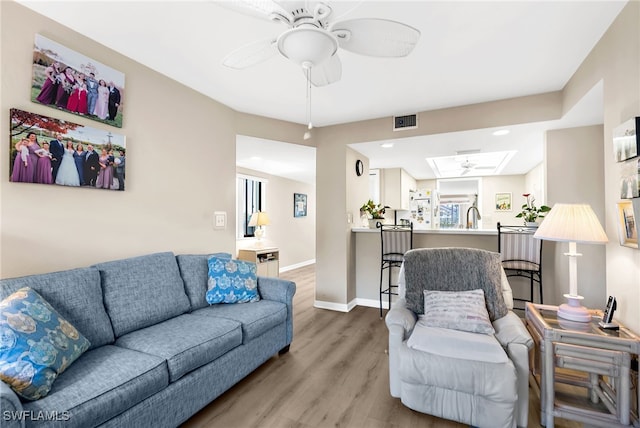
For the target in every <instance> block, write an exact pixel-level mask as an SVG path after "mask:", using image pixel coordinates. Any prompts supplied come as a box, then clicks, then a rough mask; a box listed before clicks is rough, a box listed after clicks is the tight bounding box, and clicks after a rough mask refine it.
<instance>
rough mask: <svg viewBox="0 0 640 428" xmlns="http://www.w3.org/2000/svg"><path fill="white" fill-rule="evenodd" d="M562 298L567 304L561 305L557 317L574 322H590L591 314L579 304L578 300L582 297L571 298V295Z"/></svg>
mask: <svg viewBox="0 0 640 428" xmlns="http://www.w3.org/2000/svg"><path fill="white" fill-rule="evenodd" d="M564 297H565V298H566V299H567V303H563V304H562V305H560V307H559V308H558V317H560V318H564V319H566V320H569V321H576V322H590V321H591V314H590V313H589V311H588V310H587V308H585V307H584V306H582V305H581V304H580V300H582V299H584V297H582V296H572V295H571V294H565V295H564Z"/></svg>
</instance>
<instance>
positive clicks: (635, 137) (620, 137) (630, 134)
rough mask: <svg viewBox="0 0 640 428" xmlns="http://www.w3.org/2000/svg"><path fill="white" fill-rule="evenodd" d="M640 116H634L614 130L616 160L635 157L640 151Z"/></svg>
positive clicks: (614, 154)
mask: <svg viewBox="0 0 640 428" xmlns="http://www.w3.org/2000/svg"><path fill="white" fill-rule="evenodd" d="M638 128H640V117H634V118H631V119H629V120H627V121H626V122H624V123H622V124H620V125H618V126H616V127H615V128H614V130H613V156H614V157H615V160H616V162H622V161H625V160H627V159H631V158H635V157H636V156H638V153H640V134H638Z"/></svg>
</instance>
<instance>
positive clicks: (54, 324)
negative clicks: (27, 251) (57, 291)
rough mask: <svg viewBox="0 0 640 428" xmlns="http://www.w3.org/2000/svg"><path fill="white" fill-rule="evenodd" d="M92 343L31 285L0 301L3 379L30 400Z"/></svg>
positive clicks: (0, 372)
mask: <svg viewBox="0 0 640 428" xmlns="http://www.w3.org/2000/svg"><path fill="white" fill-rule="evenodd" d="M89 346H90V343H89V341H88V340H87V339H86V338H85V337H84V336H83V335H82V334H80V332H78V330H76V329H75V327H73V326H72V325H71V324H69V322H68V321H67V320H65V319H64V318H62V316H60V314H59V313H58V312H56V310H55V309H53V307H51V305H50V304H49V303H47V302H46V301H45V300H44V299H43V298H42V296H40V295H39V294H38V293H36V292H35V291H34V290H32V289H31V288H29V287H24V288H21V289H19V290H18V291H16V292H15V293H13V294H11V295H10V296H8V297H7V298H6V299H4V300H3V301H2V302H0V379H2V380H3V381H4V382H5V383H7V384H8V385H9V386H11V388H12V389H13V390H14V391H15V392H16V393H17V394H18V395H20V396H21V397H23V398H26V399H27V400H37V399H39V398H42V397H44V396H46V395H47V394H48V393H49V391H50V390H51V386H52V385H53V381H54V380H56V377H57V376H58V375H59V374H60V373H62V372H63V371H65V369H66V368H67V367H69V365H71V363H72V362H74V361H75V360H76V359H77V358H78V357H79V356H80V355H82V353H83V352H85V351H86V350H87V349H88V348H89Z"/></svg>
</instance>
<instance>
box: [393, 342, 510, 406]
mask: <svg viewBox="0 0 640 428" xmlns="http://www.w3.org/2000/svg"><path fill="white" fill-rule="evenodd" d="M456 333H460V335H465V336H474V338H477V337H480V338H482V337H484V338H489V339H492V340H495V339H494V338H493V337H492V336H488V335H478V334H475V333H467V332H456ZM454 346H455V345H454ZM473 346H474V345H473V344H467V345H466V346H462V345H460V347H461V348H464V349H465V350H466V352H465V355H464V356H463V358H459V357H460V353H456V349H450V351H451V352H452V353H454V355H458V357H452V356H450V355H438V354H436V353H431V352H425V351H419V350H416V349H412V348H409V347H408V346H400V348H399V350H398V351H399V358H400V359H399V361H402V364H400V365H399V367H400V372H399V375H400V379H401V381H402V383H403V385H420V386H423V387H427V388H439V389H446V390H451V391H456V392H457V393H463V394H468V395H471V396H480V397H484V398H485V399H488V400H491V401H494V402H506V403H514V402H516V401H517V399H518V391H517V388H516V369H515V367H514V365H513V363H512V362H511V360H509V359H508V358H501V357H500V361H499V362H487V361H481V360H479V359H474V358H473V357H470V356H469V355H468V354H469V353H471V352H473V351H469V349H470V347H473ZM498 346H499V345H498ZM440 349H441V350H444V349H443V348H440ZM496 352H500V354H504V349H499V350H496ZM452 373H455V375H452ZM403 388H404V386H403ZM403 400H404V393H403Z"/></svg>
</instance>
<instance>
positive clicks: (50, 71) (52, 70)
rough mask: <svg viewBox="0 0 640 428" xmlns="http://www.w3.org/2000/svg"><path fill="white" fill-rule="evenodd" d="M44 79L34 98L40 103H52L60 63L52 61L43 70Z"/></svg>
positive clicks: (55, 91)
mask: <svg viewBox="0 0 640 428" xmlns="http://www.w3.org/2000/svg"><path fill="white" fill-rule="evenodd" d="M44 74H45V79H44V82H43V83H42V89H41V90H40V93H39V94H38V96H37V97H36V100H38V101H40V102H41V103H42V104H53V103H54V102H55V101H56V95H57V94H58V84H59V82H58V74H60V64H58V63H57V62H54V63H53V64H51V65H50V66H49V67H47V68H46V69H45V70H44Z"/></svg>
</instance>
